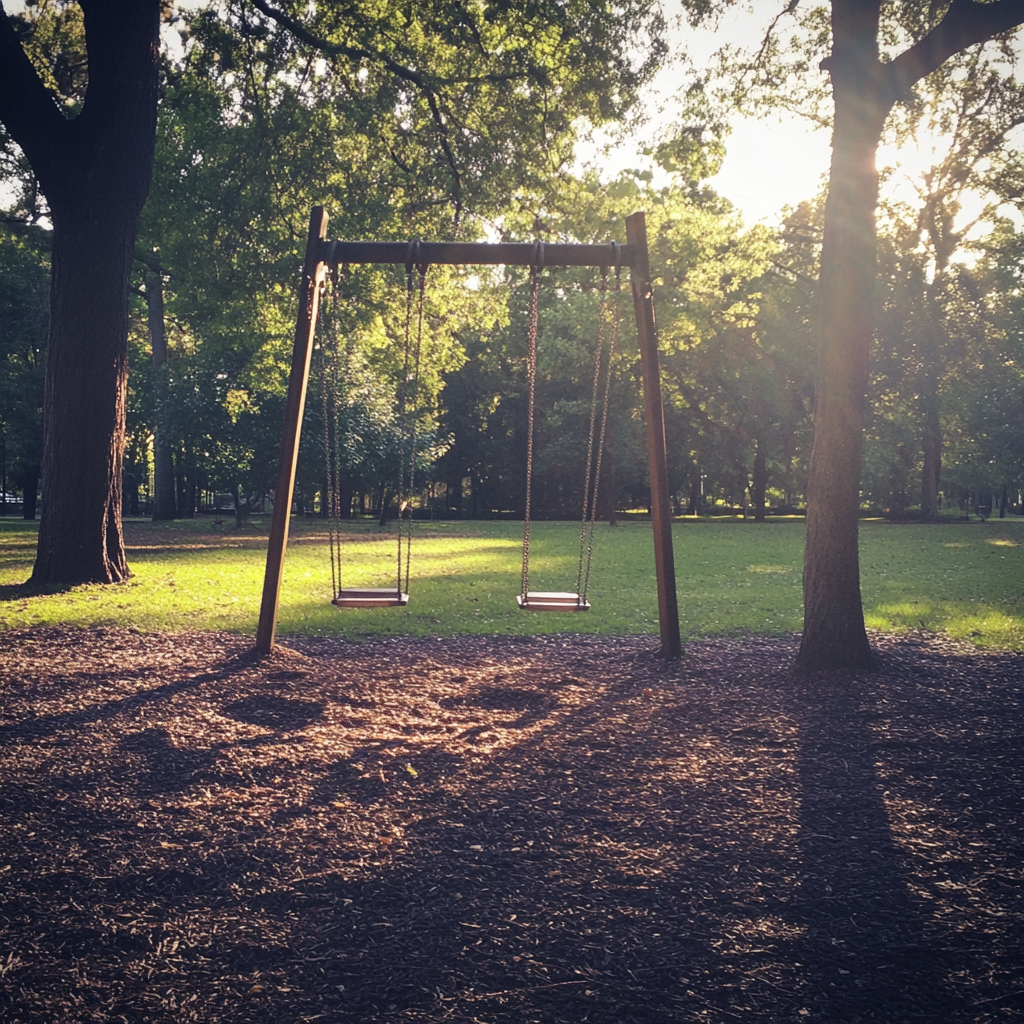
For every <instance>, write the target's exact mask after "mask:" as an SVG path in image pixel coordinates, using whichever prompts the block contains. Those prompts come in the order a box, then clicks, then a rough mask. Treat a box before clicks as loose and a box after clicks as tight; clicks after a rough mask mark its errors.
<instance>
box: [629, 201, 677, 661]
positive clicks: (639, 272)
mask: <svg viewBox="0 0 1024 1024" xmlns="http://www.w3.org/2000/svg"><path fill="white" fill-rule="evenodd" d="M626 242H627V244H628V245H630V246H632V248H633V251H634V254H635V255H634V259H633V262H632V264H631V265H630V271H629V279H630V284H631V285H632V287H633V309H634V311H635V313H636V329H637V334H638V335H639V338H640V367H641V372H642V374H643V382H644V411H645V413H646V418H647V464H648V471H649V474H650V478H651V520H652V526H653V527H654V567H655V572H656V574H657V579H658V620H659V627H660V633H661V653H662V655H664V656H665V657H667V658H678V657H679V656H680V655H681V654H682V652H683V646H682V641H681V640H680V638H679V604H678V599H677V597H676V569H675V559H674V556H673V553H672V500H671V496H670V494H669V490H668V455H667V452H666V449H665V411H664V408H663V407H662V401H661V370H660V369H659V367H658V332H657V329H656V327H655V323H654V289H653V287H652V286H651V269H650V263H649V258H648V254H647V223H646V220H645V219H644V215H643V213H634V214H633V215H632V216H630V217H627V218H626Z"/></svg>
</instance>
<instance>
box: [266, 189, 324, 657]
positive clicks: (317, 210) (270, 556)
mask: <svg viewBox="0 0 1024 1024" xmlns="http://www.w3.org/2000/svg"><path fill="white" fill-rule="evenodd" d="M326 238H327V213H326V211H325V210H324V208H323V207H322V206H316V207H314V208H313V212H312V213H311V214H310V217H309V234H308V236H307V238H306V259H305V262H304V264H303V267H302V281H301V282H300V286H299V315H298V319H297V320H296V323H295V340H294V343H293V345H292V368H291V373H290V375H289V377H288V398H287V401H286V403H285V413H284V437H283V439H282V442H281V461H280V462H279V464H278V470H277V490H276V491H275V492H274V512H273V515H272V516H271V519H270V541H269V543H268V545H267V569H266V573H265V574H264V576H263V601H262V603H261V605H260V622H259V627H258V629H257V631H256V650H257V651H258V652H259V653H260V654H269V653H270V652H271V651H272V650H273V648H274V633H275V632H276V630H277V603H278V597H279V595H280V591H281V574H282V571H283V569H284V552H285V548H287V546H288V526H289V519H290V517H291V511H292V498H293V497H294V495H295V467H296V464H297V462H298V458H299V439H300V437H301V435H302V414H303V411H304V410H305V408H306V388H307V386H308V384H309V364H310V360H311V359H312V356H313V334H314V332H315V330H316V314H317V307H318V305H319V303H320V284H321V282H322V281H323V277H324V260H323V257H324V242H325V240H326Z"/></svg>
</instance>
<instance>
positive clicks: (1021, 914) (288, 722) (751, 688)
mask: <svg viewBox="0 0 1024 1024" xmlns="http://www.w3.org/2000/svg"><path fill="white" fill-rule="evenodd" d="M874 639H875V643H876V647H877V649H878V650H879V652H880V654H881V656H882V659H883V666H884V667H883V669H882V671H880V672H878V673H876V674H871V675H863V676H854V677H849V676H847V677H842V676H823V677H819V678H811V679H805V678H800V677H797V676H794V675H793V674H792V673H791V671H790V669H789V666H790V663H791V661H792V658H793V655H794V653H795V640H794V639H793V638H782V639H778V638H777V639H756V638H743V639H718V640H706V641H701V642H697V643H692V644H690V645H689V646H688V649H687V656H686V658H685V659H684V660H683V661H682V662H680V663H675V664H673V663H667V662H665V661H662V660H661V659H659V658H657V657H655V656H654V655H653V653H652V644H653V641H652V639H651V638H650V637H617V638H616V637H581V636H548V637H536V638H529V639H511V638H505V639H500V638H499V639H495V638H479V637H466V638H457V639H443V640H381V641H377V642H372V643H369V642H367V643H361V644H357V643H347V642H345V641H342V640H310V639H304V640H298V639H293V640H291V641H287V642H288V643H289V645H290V646H291V647H292V653H288V652H285V651H282V652H279V653H276V654H275V655H274V656H272V657H271V658H269V659H264V660H258V659H256V658H255V657H254V656H253V655H252V653H251V652H250V650H249V641H248V640H246V639H244V638H239V637H236V636H229V635H211V634H195V635H184V636H181V635H179V636H169V635H144V634H139V633H133V632H131V631H128V630H114V629H91V630H82V631H70V630H68V631H65V630H55V629H39V630H29V631H22V632H9V633H4V634H0V682H2V686H3V689H2V714H0V733H2V745H0V805H2V808H3V815H4V819H3V820H4V823H5V824H4V836H3V845H2V847H0V1019H2V1020H3V1021H8V1022H37V1021H46V1022H64V1021H75V1022H78V1021H82V1022H85V1021H104V1022H108V1021H128V1022H135V1021H153V1022H165V1021H166V1022H171V1021H173V1022H179V1021H201V1022H211V1024H213V1022H243V1021H253V1022H256V1021H259V1022H276V1021H281V1022H300V1021H313V1020H322V1021H339V1022H350V1021H351V1022H356V1021H358V1022H372V1021H389V1022H390V1021H401V1022H406V1021H414V1022H424V1021H447V1022H453V1024H463V1022H471V1021H472V1022H488V1024H498V1022H501V1024H513V1022H514V1024H527V1022H533V1021H544V1022H572V1024H577V1022H581V1021H592V1022H602V1024H622V1022H661V1021H693V1022H703V1024H708V1022H719V1021H721V1022H730V1021H736V1020H742V1021H747V1022H760V1021H793V1022H799V1024H802V1022H823V1024H831V1022H839V1021H850V1022H885V1024H899V1022H904V1021H905V1022H919V1021H935V1022H943V1024H952V1022H966V1021H971V1022H979V1024H980V1022H995V1021H1008V1020H1022V1019H1024V955H1022V954H1024V899H1022V896H1024V871H1022V850H1024V833H1022V829H1021V816H1022V807H1024V786H1022V781H1024V780H1022V777H1021V776H1022V767H1024V715H1022V691H1024V655H1020V654H1016V655H1013V654H985V653H979V652H977V651H974V650H971V649H968V648H964V647H960V646H957V645H955V644H953V643H951V642H949V641H946V640H943V639H941V638H937V637H934V636H926V635H910V636H903V637H882V636H879V637H876V638H874Z"/></svg>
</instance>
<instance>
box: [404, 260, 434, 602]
mask: <svg viewBox="0 0 1024 1024" xmlns="http://www.w3.org/2000/svg"><path fill="white" fill-rule="evenodd" d="M417 269H418V270H419V275H420V276H419V288H418V292H419V298H418V308H417V311H416V354H415V357H414V358H413V371H412V403H411V406H412V410H411V412H410V414H409V423H410V427H409V431H408V437H409V488H408V495H409V515H408V516H407V517H406V537H405V593H407V594H408V593H409V568H410V563H411V559H412V494H413V490H414V488H415V485H416V418H417V411H418V410H417V407H418V404H419V388H420V354H421V352H422V351H423V298H424V292H425V290H426V282H427V265H426V264H425V263H421V264H420V265H419V267H418V268H417ZM398 525H399V528H401V525H402V524H401V521H399V524H398ZM399 589H400V590H401V588H399Z"/></svg>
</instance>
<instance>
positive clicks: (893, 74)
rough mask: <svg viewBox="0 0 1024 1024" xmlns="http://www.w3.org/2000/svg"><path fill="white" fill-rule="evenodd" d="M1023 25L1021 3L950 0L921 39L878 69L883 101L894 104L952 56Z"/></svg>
mask: <svg viewBox="0 0 1024 1024" xmlns="http://www.w3.org/2000/svg"><path fill="white" fill-rule="evenodd" d="M1021 23H1024V0H994V2H993V3H978V2H977V0H953V2H952V3H951V4H950V5H949V7H948V9H947V10H946V14H945V17H943V19H942V21H940V22H939V24H938V25H936V26H935V28H933V29H932V30H931V32H929V33H928V34H927V35H926V36H924V38H922V39H919V40H918V41H917V42H916V43H914V45H913V46H911V47H910V48H909V49H908V50H905V51H904V52H903V53H901V54H900V55H899V56H898V57H896V59H895V60H893V61H892V62H891V63H889V64H884V65H882V67H881V69H880V75H879V78H880V84H881V85H882V87H883V90H884V91H885V93H886V94H887V95H886V99H888V100H889V101H890V103H896V102H898V101H899V100H901V99H903V98H904V97H905V96H906V95H907V94H908V93H909V92H910V90H911V89H912V88H913V86H914V83H915V82H919V81H920V80H921V79H922V78H924V77H926V76H927V75H930V74H931V73H932V72H933V71H936V70H937V69H938V68H939V67H941V66H942V64H943V63H945V61H946V60H948V59H949V58H950V57H952V56H953V55H954V54H956V53H959V52H960V51H961V50H966V49H967V48H968V47H969V46H974V44H975V43H983V42H985V41H986V40H987V39H991V38H992V37H993V36H996V35H999V33H1001V32H1008V31H1010V29H1013V28H1016V27H1017V26H1018V25H1020V24H1021Z"/></svg>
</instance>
